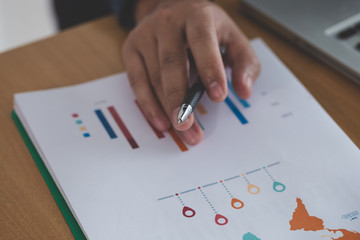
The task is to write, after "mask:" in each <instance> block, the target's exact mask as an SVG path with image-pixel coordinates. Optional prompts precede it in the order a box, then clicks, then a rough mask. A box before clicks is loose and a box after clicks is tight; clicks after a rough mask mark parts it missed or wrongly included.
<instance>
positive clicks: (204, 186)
mask: <svg viewBox="0 0 360 240" xmlns="http://www.w3.org/2000/svg"><path fill="white" fill-rule="evenodd" d="M215 184H218V182H213V183H209V184H206V185H203V186H202V187H203V188H206V187H210V186H212V185H215Z"/></svg>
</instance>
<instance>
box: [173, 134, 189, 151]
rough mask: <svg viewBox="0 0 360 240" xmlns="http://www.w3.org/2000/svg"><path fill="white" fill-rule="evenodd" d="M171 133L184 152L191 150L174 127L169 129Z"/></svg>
mask: <svg viewBox="0 0 360 240" xmlns="http://www.w3.org/2000/svg"><path fill="white" fill-rule="evenodd" d="M169 133H170V135H171V137H172V138H173V139H174V141H175V143H176V144H177V145H178V147H179V148H180V150H181V151H182V152H186V151H187V150H189V149H188V148H187V146H186V145H185V143H184V142H183V141H182V140H181V138H180V137H179V136H178V135H177V134H176V132H175V131H174V129H169Z"/></svg>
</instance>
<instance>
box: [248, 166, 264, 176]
mask: <svg viewBox="0 0 360 240" xmlns="http://www.w3.org/2000/svg"><path fill="white" fill-rule="evenodd" d="M260 170H261V168H258V169H255V170H252V171H250V172H247V173H246V175H249V174H252V173H255V172H258V171H260Z"/></svg>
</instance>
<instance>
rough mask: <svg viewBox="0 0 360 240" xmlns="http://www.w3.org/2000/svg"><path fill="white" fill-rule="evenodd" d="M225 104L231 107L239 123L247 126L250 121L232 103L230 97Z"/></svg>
mask: <svg viewBox="0 0 360 240" xmlns="http://www.w3.org/2000/svg"><path fill="white" fill-rule="evenodd" d="M225 103H226V104H227V105H228V106H229V108H230V109H231V111H232V112H233V113H234V114H235V116H236V117H237V118H238V119H239V121H240V122H241V123H242V124H247V123H248V120H246V118H245V117H244V115H242V113H241V112H240V110H239V109H238V108H237V107H236V106H235V104H234V103H233V102H232V101H231V99H230V98H229V97H226V99H225Z"/></svg>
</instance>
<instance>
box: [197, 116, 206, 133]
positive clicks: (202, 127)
mask: <svg viewBox="0 0 360 240" xmlns="http://www.w3.org/2000/svg"><path fill="white" fill-rule="evenodd" d="M195 119H196V121H197V122H198V124H199V125H200V127H201V129H202V130H205V128H204V126H203V125H202V124H201V122H200V121H199V119H198V118H197V117H195Z"/></svg>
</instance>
